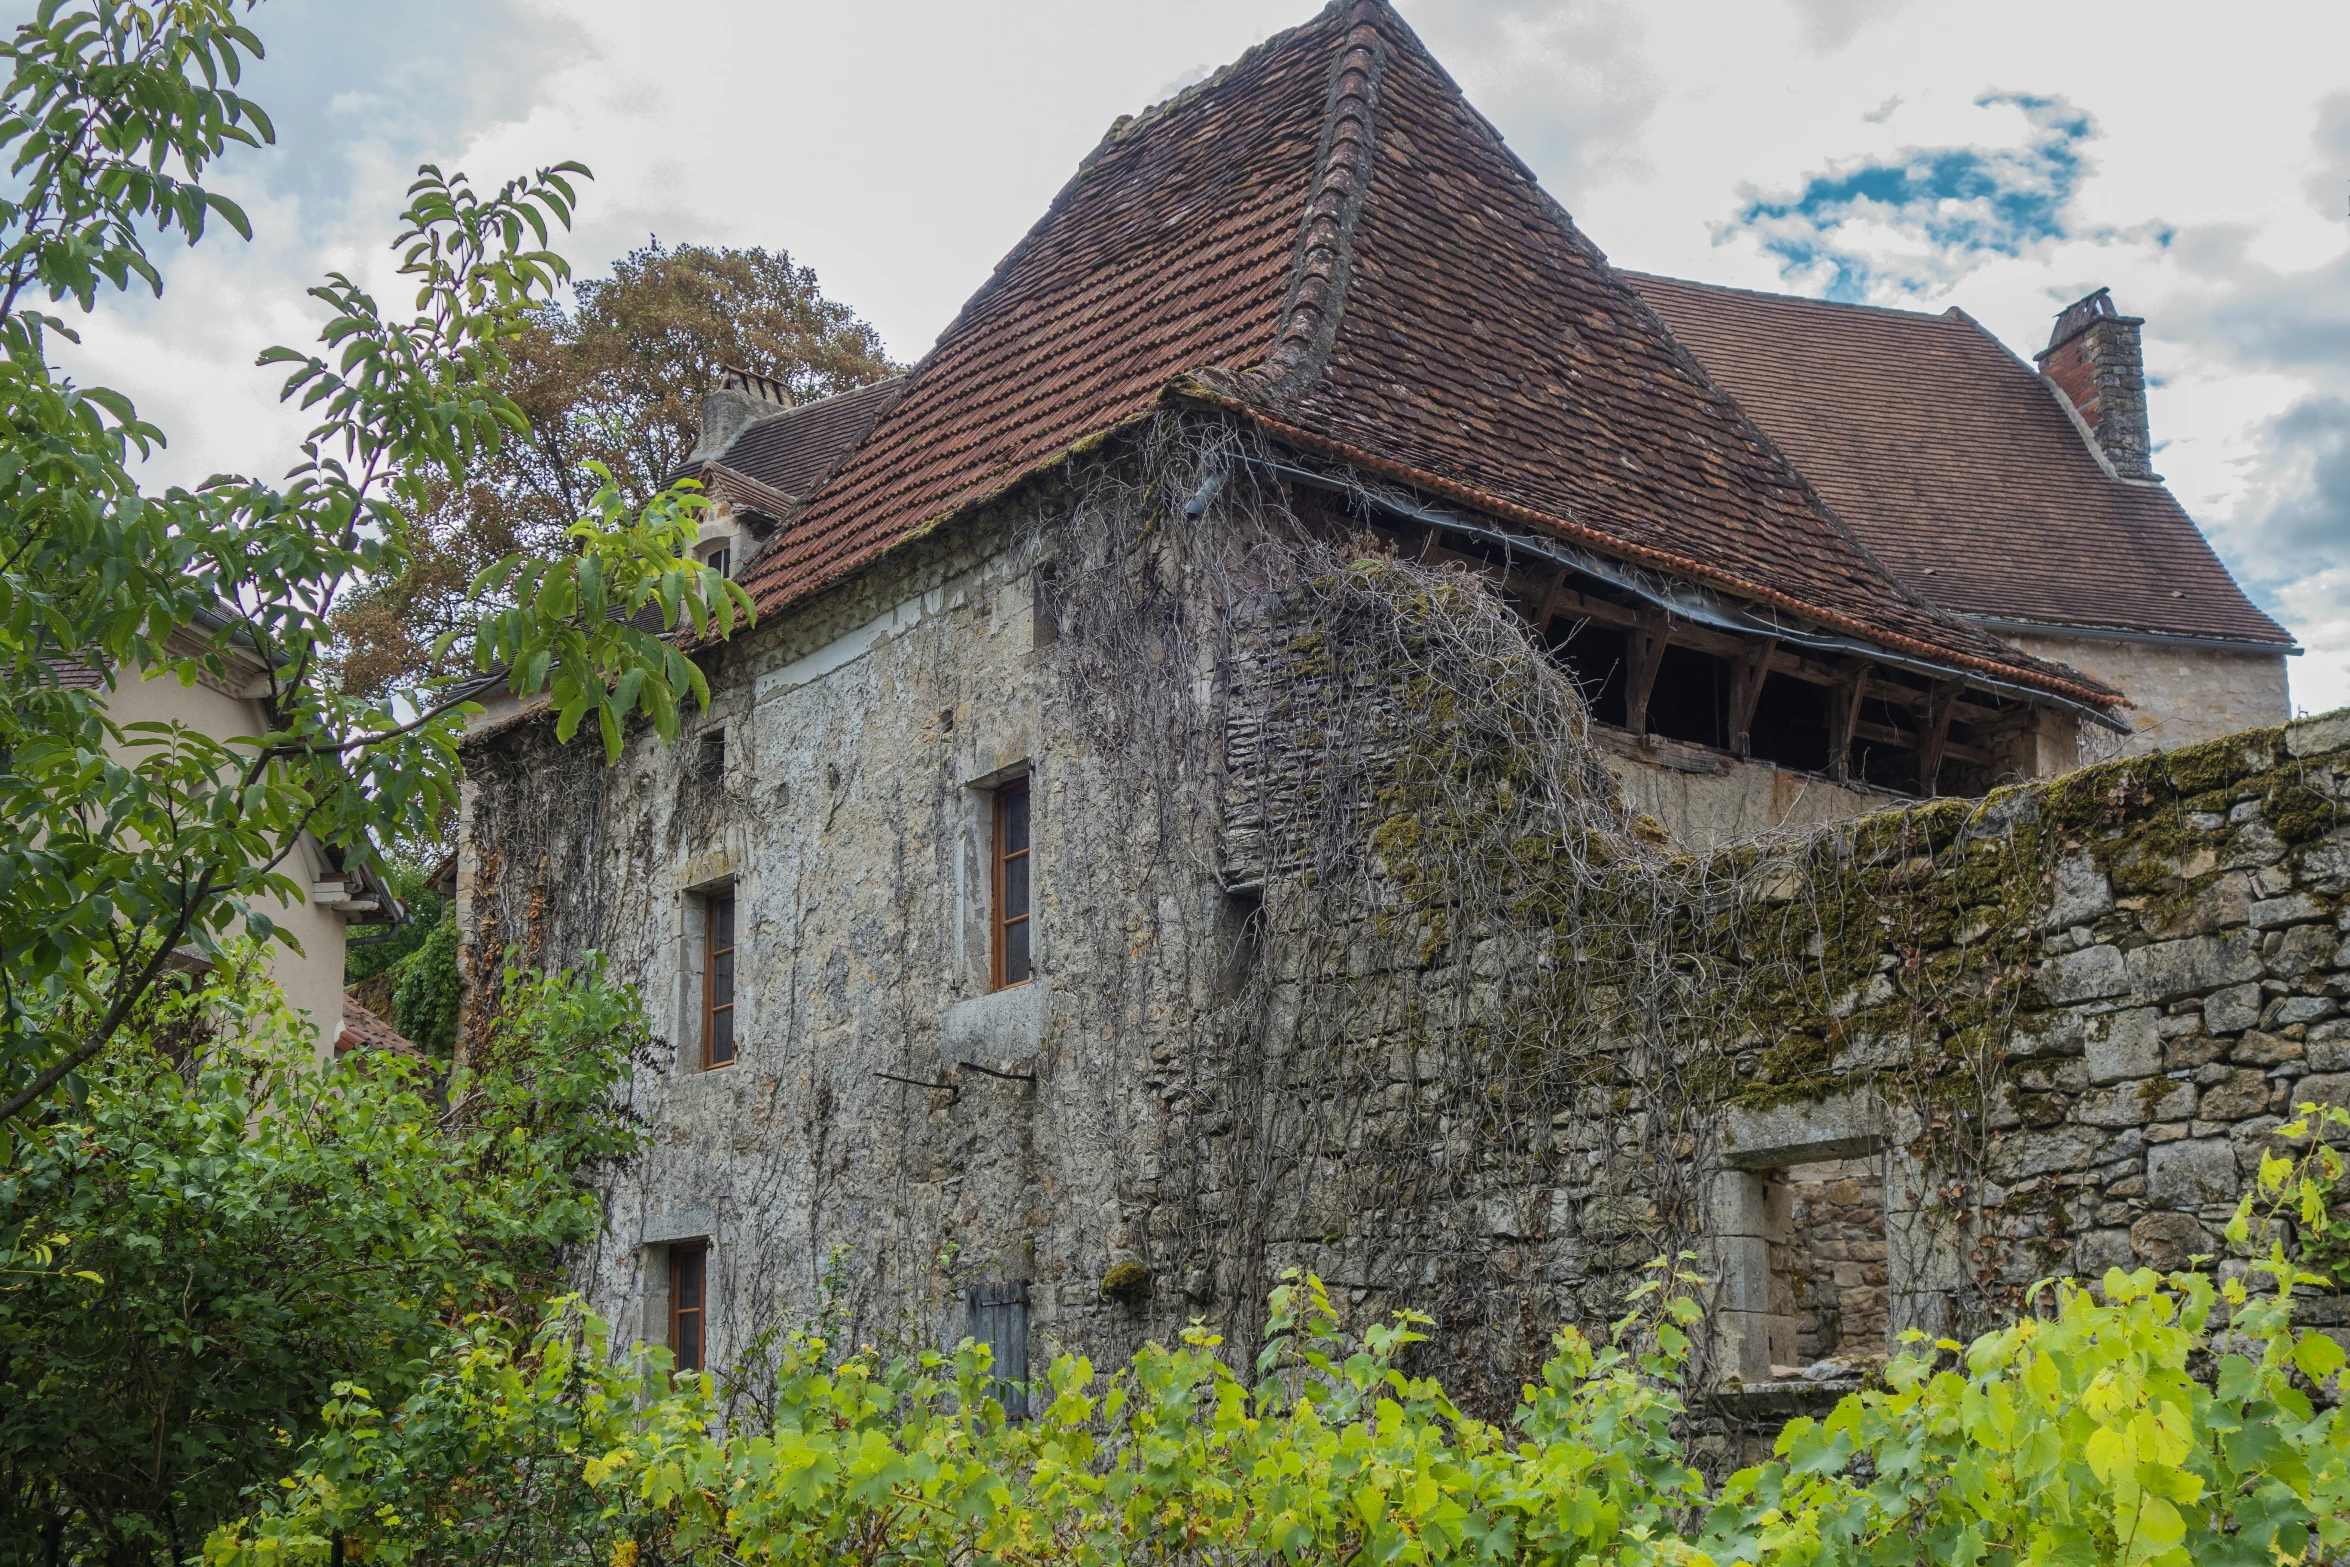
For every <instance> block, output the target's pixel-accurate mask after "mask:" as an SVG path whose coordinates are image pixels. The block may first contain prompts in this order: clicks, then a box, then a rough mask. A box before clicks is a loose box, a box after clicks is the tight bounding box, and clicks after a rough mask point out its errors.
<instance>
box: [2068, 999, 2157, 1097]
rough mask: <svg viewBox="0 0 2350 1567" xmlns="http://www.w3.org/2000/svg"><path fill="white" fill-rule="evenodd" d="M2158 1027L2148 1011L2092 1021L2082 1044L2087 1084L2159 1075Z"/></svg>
mask: <svg viewBox="0 0 2350 1567" xmlns="http://www.w3.org/2000/svg"><path fill="white" fill-rule="evenodd" d="M2160 1023H2161V1019H2160V1018H2159V1017H2158V1016H2157V1015H2156V1013H2155V1012H2154V1009H2153V1008H2151V1007H2140V1008H2137V1009H2135V1010H2133V1011H2129V1012H2115V1013H2112V1014H2110V1015H2108V1016H2106V1017H2103V1018H2098V1019H2093V1020H2092V1021H2091V1022H2090V1023H2089V1026H2088V1029H2087V1031H2086V1032H2087V1038H2086V1040H2085V1041H2084V1043H2083V1052H2084V1056H2085V1059H2086V1062H2087V1066H2088V1074H2089V1081H2090V1082H2092V1083H2119V1082H2122V1081H2125V1080H2127V1079H2130V1078H2138V1077H2152V1076H2153V1075H2154V1074H2155V1073H2157V1072H2159V1071H2161V1070H2162V1035H2161V1033H2160V1032H2159V1025H2160Z"/></svg>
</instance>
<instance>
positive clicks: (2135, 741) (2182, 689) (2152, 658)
mask: <svg viewBox="0 0 2350 1567" xmlns="http://www.w3.org/2000/svg"><path fill="white" fill-rule="evenodd" d="M2000 635H2001V636H2002V638H2004V640H2006V641H2007V642H2008V643H2010V644H2012V645H2013V646H2015V647H2016V648H2019V649H2021V650H2022V651H2024V652H2026V653H2029V654H2031V655H2033V656H2034V657H2035V658H2046V659H2053V660H2054V661H2056V662H2057V663H2060V664H2068V665H2070V666H2071V667H2073V668H2074V669H2077V670H2079V671H2080V672H2081V673H2082V674H2085V675H2087V676H2089V677H2090V678H2091V679H2093V680H2101V681H2103V682H2105V684H2107V685H2109V686H2111V687H2113V688H2114V689H2115V690H2117V691H2120V692H2122V693H2124V694H2125V695H2127V696H2128V697H2129V699H2130V700H2131V701H2132V702H2133V703H2135V704H2136V706H2134V707H2132V708H2130V709H2128V710H2127V711H2125V712H2124V713H2123V714H2122V715H2121V716H2122V717H2123V718H2125V719H2127V720H2129V722H2130V724H2131V725H2132V727H2133V729H2134V731H2135V732H2134V733H2133V734H2131V735H2129V736H2126V737H2125V736H2120V735H2116V734H2113V733H2112V732H2111V731H2109V730H2104V729H2099V728H2095V727H2093V726H2084V728H2083V730H2082V734H2081V748H2082V752H2083V759H2084V760H2104V759H2106V758H2108V757H2112V756H2122V755H2130V756H2143V755H2145V754H2146V753H2148V752H2151V751H2168V750H2174V749H2176V748H2177V747H2179V746H2183V745H2201V744H2202V743H2203V742H2204V741H2206V740H2216V739H2218V738H2219V737H2220V736H2222V735H2227V734H2234V733H2236V732H2237V731H2238V730H2242V729H2259V728H2265V727H2267V726H2269V725H2272V724H2281V723H2283V722H2284V721H2285V720H2286V719H2287V718H2288V717H2290V716H2291V715H2292V703H2291V701H2290V700H2289V698H2288V697H2287V695H2286V691H2285V656H2284V655H2283V654H2282V653H2263V652H2257V651H2253V650H2250V649H2244V650H2237V649H2231V648H2210V647H2181V646H2174V645H2171V644H2168V643H2161V642H2124V641H2119V640H2117V639H2114V638H2111V637H2083V636H2062V635H2056V634H2048V635H2041V634H2038V633H2028V632H2020V631H2003V632H2001V633H2000Z"/></svg>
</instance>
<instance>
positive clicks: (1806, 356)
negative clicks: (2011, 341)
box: [1627, 274, 2292, 649]
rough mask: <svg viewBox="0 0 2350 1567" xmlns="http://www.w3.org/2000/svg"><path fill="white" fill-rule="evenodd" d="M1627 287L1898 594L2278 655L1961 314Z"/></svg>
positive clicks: (2235, 601)
mask: <svg viewBox="0 0 2350 1567" xmlns="http://www.w3.org/2000/svg"><path fill="white" fill-rule="evenodd" d="M1627 276H1629V277H1630V278H1631V281H1632V283H1633V284H1634V286H1635V287H1637V288H1638V289H1639V290H1640V292H1641V294H1642V295H1643V296H1644V297H1645V298H1646V299H1647V300H1648V302H1649V303H1650V304H1651V305H1653V306H1655V307H1656V311H1657V313H1658V314H1659V315H1661V316H1663V317H1664V319H1665V322H1666V324H1667V325H1669V326H1670V327H1671V328H1672V329H1673V335H1674V336H1676V337H1678V338H1679V339H1680V340H1681V342H1682V343H1683V345H1684V346H1686V347H1687V348H1688V349H1689V350H1690V351H1691V352H1692V353H1694V354H1695V355H1696V356H1697V359H1698V362H1699V363H1700V364H1702V365H1704V366H1705V369H1706V371H1707V373H1708V374H1710V375H1711V376H1713V377H1714V379H1715V380H1717V381H1719V382H1720V383H1721V384H1722V385H1723V387H1724V388H1726V389H1727V390H1728V391H1729V392H1730V394H1731V395H1732V396H1733V397H1735V398H1737V399H1738V403H1739V406H1741V407H1742V408H1744V409H1745V410H1746V411H1747V412H1748V413H1749V414H1751V415H1752V416H1753V418H1754V420H1755V422H1756V423H1758V424H1760V425H1761V426H1762V427H1763V429H1764V430H1765V431H1766V432H1768V434H1769V435H1770V437H1771V439H1772V440H1773V441H1775V442H1776V443H1777V444H1778V445H1779V447H1780V449H1781V450H1782V451H1784V452H1786V454H1787V455H1788V456H1789V457H1791V458H1792V459H1794V462H1795V464H1796V466H1797V467H1798V468H1800V469H1801V470H1802V471H1803V475H1804V477H1805V478H1807V479H1809V480H1810V481H1811V482H1812V483H1813V484H1814V485H1816V486H1818V488H1819V491H1820V493H1821V495H1823V496H1825V497H1826V498H1827V501H1828V504H1829V505H1831V506H1833V507H1834V508H1835V509H1836V514H1837V516H1838V517H1840V518H1841V519H1842V520H1843V521H1844V523H1845V524H1846V526H1848V527H1849V528H1851V530H1852V531H1853V533H1854V534H1855V535H1856V536H1857V537H1858V538H1859V539H1860V541H1861V542H1862V543H1863V544H1864V545H1866V546H1867V547H1868V550H1869V552H1870V553H1871V554H1872V555H1874V556H1875V557H1876V558H1877V559H1878V560H1879V561H1881V562H1882V563H1883V564H1884V565H1885V566H1886V567H1888V568H1889V569H1890V570H1891V571H1892V572H1893V573H1894V574H1895V575H1896V576H1897V577H1899V578H1900V579H1901V580H1902V581H1903V582H1904V583H1905V584H1906V585H1907V586H1908V587H1909V588H1910V589H1911V590H1912V591H1913V592H1916V593H1917V594H1919V595H1921V596H1922V597H1925V598H1927V599H1930V600H1932V601H1933V602H1935V603H1938V604H1940V605H1942V606H1943V607H1944V608H1946V609H1952V610H1956V611H1958V612H1959V613H1961V614H1967V615H1980V616H1983V617H1985V618H1986V619H1995V620H1998V621H2002V622H2030V623H2035V624H2042V625H2046V626H2048V627H2049V628H2050V629H2052V630H2063V629H2067V628H2078V629H2089V630H2118V631H2126V632H2132V633H2138V634H2143V635H2156V636H2178V637H2194V638H2213V639H2222V640H2229V641H2240V642H2249V643H2255V644H2259V645H2262V646H2266V647H2275V648H2278V649H2282V648H2285V647H2288V646H2290V645H2291V643H2292V637H2291V636H2290V635H2289V634H2288V633H2287V632H2286V631H2285V630H2284V629H2283V628H2282V627H2281V626H2279V625H2278V624H2277V623H2276V622H2275V621H2273V620H2271V619H2269V617H2268V616H2267V615H2265V614H2262V613H2261V611H2260V610H2259V609H2258V608H2257V607H2256V606H2255V605H2254V604H2253V603H2252V601H2251V600H2250V599H2248V598H2246V597H2245V596H2244V591H2243V589H2242V588H2240V587H2238V586H2237V585H2236V580H2235V578H2233V577H2231V576H2230V575H2229V574H2228V569H2227V567H2225V566H2223V565H2222V564H2220V560H2219V557H2218V556H2216V555H2214V554H2213V553H2212V550H2211V546H2210V545H2209V544H2208V543H2207V542H2205V540H2204V537H2203V534H2202V533H2201V531H2200V530H2198V529H2197V528H2196V526H2195V522H2194V519H2193V518H2191V517H2189V516H2188V515H2187V513H2186V511H2185V510H2184V509H2183V508H2182V507H2181V506H2180V505H2179V503H2178V501H2177V500H2176V499H2174V498H2173V497H2172V495H2171V493H2170V491H2168V490H2166V489H2164V488H2162V487H2161V486H2160V485H2159V484H2150V483H2130V482H2127V481H2125V480H2122V479H2120V478H2117V477H2115V476H2113V475H2112V474H2110V473H2108V472H2107V471H2106V469H2105V468H2104V466H2103V465H2101V464H2100V463H2099V462H2098V461H2097V458H2096V456H2095V455H2094V454H2093V453H2092V452H2091V451H2090V449H2089V445H2088V442H2087V439H2086V438H2085V437H2084V435H2083V433H2082V431H2081V429H2080V428H2079V427H2078V426H2077V425H2075V423H2074V422H2073V418H2072V416H2071V415H2069V414H2068V413H2066V412H2065V409H2064V407H2063V405H2062V404H2060V403H2059V402H2058V401H2057V400H2056V394H2055V393H2054V392H2053V391H2052V390H2051V389H2050V388H2049V387H2048V386H2047V385H2046V384H2045V383H2044V382H2042V381H2041V379H2040V377H2039V376H2038V374H2037V373H2035V372H2034V371H2033V370H2032V369H2031V368H2030V367H2028V366H2027V365H2025V364H2024V362H2023V361H2022V360H2020V359H2018V358H2016V356H2015V355H2013V354H2011V353H2009V352H2008V351H2007V349H2006V347H2005V346H2004V345H2002V344H2001V343H2000V342H1999V340H1998V339H1997V338H1995V337H1993V336H1992V335H1991V334H1990V333H1989V332H1987V331H1985V330H1984V329H1983V328H1982V326H1980V325H1979V324H1978V323H1977V322H1976V321H1975V320H1974V319H1973V318H1972V317H1970V316H1968V315H1967V314H1966V313H1965V312H1964V311H1960V310H1956V309H1953V310H1950V311H1948V312H1945V313H1943V314H1940V315H1927V314H1923V313H1920V312H1916V311H1908V310H1885V309H1879V308H1876V307H1872V306H1865V305H1844V304H1832V303H1829V302H1826V301H1823V300H1816V299H1797V298H1792V297H1790V296H1787V295H1783V294H1761V293H1750V292H1748V291H1746V290H1744V289H1734V288H1719V287H1714V286H1711V285H1708V284H1703V283H1688V282H1683V281H1680V280H1679V279H1675V278H1661V277H1644V276H1640V275H1637V274H1627Z"/></svg>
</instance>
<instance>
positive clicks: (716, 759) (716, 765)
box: [696, 729, 726, 783]
mask: <svg viewBox="0 0 2350 1567" xmlns="http://www.w3.org/2000/svg"><path fill="white" fill-rule="evenodd" d="M696 762H697V764H698V766H699V770H700V772H701V775H702V777H703V778H704V779H705V780H707V781H708V782H711V783H717V782H718V781H719V780H721V779H723V778H724V777H725V776H726V731H725V730H723V729H709V730H704V731H703V733H702V739H701V754H700V755H699V756H698V757H697V758H696Z"/></svg>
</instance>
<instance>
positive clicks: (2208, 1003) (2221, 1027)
mask: <svg viewBox="0 0 2350 1567" xmlns="http://www.w3.org/2000/svg"><path fill="white" fill-rule="evenodd" d="M2203 1026H2204V1028H2206V1029H2207V1030H2209V1031H2210V1032H2212V1033H2214V1034H2240V1033H2242V1032H2243V1031H2244V1030H2245V1029H2248V1028H2258V1027H2259V1026H2260V987H2259V986H2258V985H2257V984H2254V985H2231V986H2230V987H2228V988H2227V989H2226V990H2219V991H2214V992H2212V994H2210V995H2208V996H2205V997H2204V998H2203Z"/></svg>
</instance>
